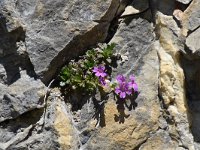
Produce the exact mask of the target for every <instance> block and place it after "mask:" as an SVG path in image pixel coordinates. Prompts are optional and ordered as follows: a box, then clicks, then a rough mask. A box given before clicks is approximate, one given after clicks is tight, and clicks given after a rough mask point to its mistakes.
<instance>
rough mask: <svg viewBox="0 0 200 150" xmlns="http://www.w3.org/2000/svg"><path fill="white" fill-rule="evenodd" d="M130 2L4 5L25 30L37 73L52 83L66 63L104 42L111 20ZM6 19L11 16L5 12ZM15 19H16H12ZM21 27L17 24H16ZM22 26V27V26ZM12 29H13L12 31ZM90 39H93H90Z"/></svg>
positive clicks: (62, 2) (61, 0)
mask: <svg viewBox="0 0 200 150" xmlns="http://www.w3.org/2000/svg"><path fill="white" fill-rule="evenodd" d="M126 3H127V2H126V1H122V3H120V1H116V0H107V1H102V0H98V1H95V2H93V1H76V0H73V1H70V2H69V3H65V1H64V0H59V1H56V2H53V1H51V0H48V1H45V2H36V1H34V2H32V1H27V0H22V1H17V2H16V4H15V3H13V2H12V1H5V4H4V5H3V6H2V7H3V8H2V9H4V10H7V11H9V13H10V14H11V18H12V20H11V22H12V24H14V25H13V26H15V27H8V25H7V24H6V27H7V30H8V31H11V30H14V29H15V28H17V27H22V28H23V29H24V31H25V39H24V42H25V45H26V51H27V53H28V56H29V58H30V61H31V63H32V64H33V66H34V70H35V72H36V74H37V75H38V76H40V78H42V79H43V82H45V83H48V82H50V80H51V79H52V77H53V76H55V75H56V74H57V73H56V71H57V70H58V69H60V68H61V67H62V66H63V65H64V64H65V63H66V61H69V59H72V58H75V57H77V56H78V55H80V54H83V52H84V50H86V49H87V48H89V47H91V46H94V45H96V44H97V43H98V42H104V40H105V39H106V37H107V32H108V28H109V25H110V22H111V20H112V19H113V18H114V17H115V16H116V15H117V13H120V11H119V10H118V8H119V7H120V6H121V5H122V7H120V10H122V9H123V7H125V6H124V5H126ZM3 15H4V17H7V16H8V15H7V14H6V13H5V12H3ZM12 16H14V17H12ZM17 20H19V21H18V22H20V23H21V25H18V24H15V22H16V21H17ZM20 23H19V24H20ZM10 28H11V29H10ZM86 39H90V40H86Z"/></svg>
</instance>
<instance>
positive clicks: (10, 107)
mask: <svg viewBox="0 0 200 150" xmlns="http://www.w3.org/2000/svg"><path fill="white" fill-rule="evenodd" d="M199 15H200V2H199V0H173V1H167V0H163V1H157V0H149V1H148V0H142V1H141V0H140V1H139V0H131V1H130V0H96V1H92V0H87V1H86V0H71V1H65V0H57V1H53V0H37V1H33V0H1V1H0V150H13V149H15V150H22V149H33V150H38V149H55V150H57V149H60V150H78V149H85V150H93V149H95V150H96V149H97V150H98V149H105V150H111V149H116V150H124V149H126V150H132V149H134V150H137V149H139V150H150V149H152V150H161V149H164V150H165V149H166V150H172V149H175V150H184V149H189V150H200V143H199V142H200V130H199V125H200V119H199V118H200V111H199V106H200V101H199V99H200V94H199V90H200V78H199V75H200V70H199V65H200V58H199V56H200V55H199V49H200V44H199V37H200V30H199V27H200V16H199ZM113 42H114V43H116V47H115V52H116V53H119V54H121V56H122V58H123V59H122V60H119V61H118V62H117V64H116V67H115V68H113V69H112V77H113V79H114V78H115V77H116V75H117V74H124V75H125V76H129V75H130V74H134V75H135V76H136V81H137V83H138V86H139V94H138V95H136V96H135V97H133V98H131V99H127V100H125V101H123V100H120V99H117V98H116V97H115V96H114V95H113V94H112V93H111V94H109V95H108V97H103V96H102V95H100V93H98V92H97V93H96V95H95V96H94V97H90V96H88V95H85V96H82V95H81V94H80V93H79V94H74V93H72V95H73V96H72V97H71V98H72V99H70V100H69V99H68V97H63V96H62V91H61V90H60V89H59V88H58V87H55V86H57V84H56V82H50V81H51V80H52V79H55V78H56V76H57V74H59V71H60V68H61V67H62V66H63V65H64V64H65V63H67V61H69V60H71V59H74V58H77V56H79V55H82V54H84V53H85V51H86V50H87V49H90V48H96V47H97V44H98V43H113ZM52 81H56V80H52ZM52 83H55V85H54V88H52ZM102 100H103V103H100V101H102ZM69 102H70V103H69Z"/></svg>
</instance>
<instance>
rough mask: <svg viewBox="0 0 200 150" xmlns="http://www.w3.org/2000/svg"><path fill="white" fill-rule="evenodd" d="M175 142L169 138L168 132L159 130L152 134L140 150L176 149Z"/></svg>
mask: <svg viewBox="0 0 200 150" xmlns="http://www.w3.org/2000/svg"><path fill="white" fill-rule="evenodd" d="M177 144H178V143H177V142H176V141H174V140H173V139H171V137H170V136H169V134H168V133H167V132H165V131H162V130H159V131H158V132H156V133H155V134H153V135H152V136H151V137H150V138H149V139H148V140H147V141H146V142H145V143H144V144H142V146H140V148H139V149H140V150H150V149H152V150H161V149H165V150H172V149H178V147H177Z"/></svg>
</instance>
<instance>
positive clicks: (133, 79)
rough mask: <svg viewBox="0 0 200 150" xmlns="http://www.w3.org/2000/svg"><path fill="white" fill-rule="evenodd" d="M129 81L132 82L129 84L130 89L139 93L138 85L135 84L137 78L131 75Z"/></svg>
mask: <svg viewBox="0 0 200 150" xmlns="http://www.w3.org/2000/svg"><path fill="white" fill-rule="evenodd" d="M129 79H130V80H131V81H130V82H129V83H128V86H129V88H131V89H133V90H134V92H138V85H137V83H135V77H134V76H133V75H130V77H129Z"/></svg>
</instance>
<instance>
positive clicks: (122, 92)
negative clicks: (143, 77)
mask: <svg viewBox="0 0 200 150" xmlns="http://www.w3.org/2000/svg"><path fill="white" fill-rule="evenodd" d="M115 93H116V94H118V95H119V97H120V98H123V99H124V98H126V95H131V93H132V90H131V89H130V88H129V86H128V83H126V82H119V86H118V87H116V88H115Z"/></svg>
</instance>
